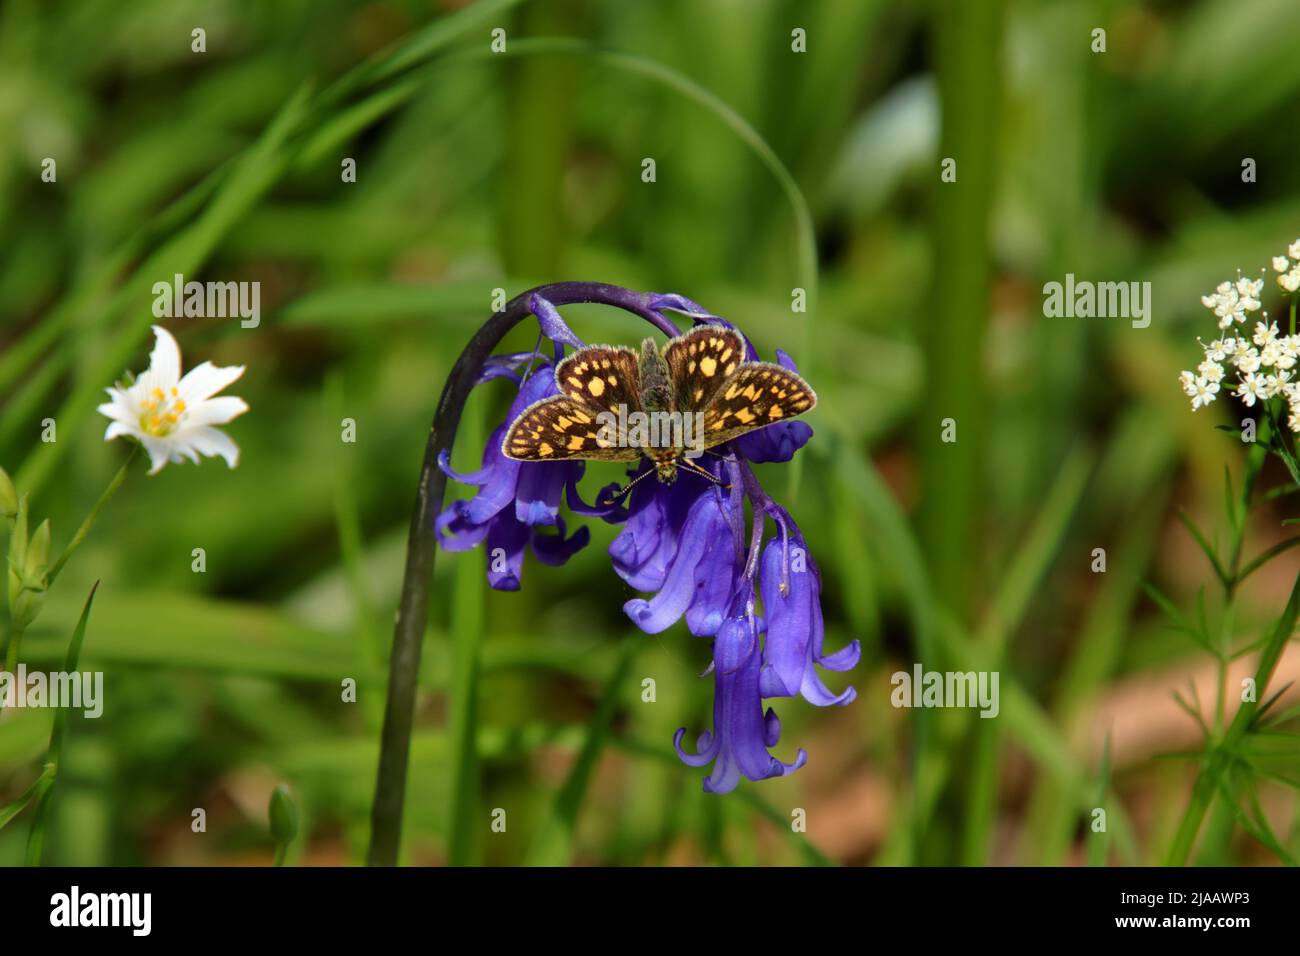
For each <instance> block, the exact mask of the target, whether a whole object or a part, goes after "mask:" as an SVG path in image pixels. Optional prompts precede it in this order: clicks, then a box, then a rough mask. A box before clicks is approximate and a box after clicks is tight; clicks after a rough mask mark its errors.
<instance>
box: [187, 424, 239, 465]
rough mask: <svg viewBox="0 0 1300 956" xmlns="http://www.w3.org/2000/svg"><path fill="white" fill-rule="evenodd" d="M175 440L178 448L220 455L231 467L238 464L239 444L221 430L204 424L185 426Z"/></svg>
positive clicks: (201, 453)
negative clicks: (195, 426)
mask: <svg viewBox="0 0 1300 956" xmlns="http://www.w3.org/2000/svg"><path fill="white" fill-rule="evenodd" d="M175 440H176V445H177V448H178V449H179V448H184V449H185V450H186V452H191V451H197V452H198V453H199V454H200V455H209V456H215V455H220V456H221V457H222V458H224V459H226V464H227V465H229V466H230V467H231V468H234V467H235V466H236V465H238V464H239V446H238V445H236V444H235V441H234V439H232V438H231V437H230V436H229V435H227V434H226V433H225V432H223V431H219V430H217V429H215V428H208V427H206V426H205V427H203V428H193V429H189V428H187V429H185V430H184V431H181V432H177V433H176V435H175Z"/></svg>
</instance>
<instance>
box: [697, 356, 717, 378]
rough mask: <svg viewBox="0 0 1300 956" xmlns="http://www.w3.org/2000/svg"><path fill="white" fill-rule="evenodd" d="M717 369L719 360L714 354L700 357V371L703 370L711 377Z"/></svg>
mask: <svg viewBox="0 0 1300 956" xmlns="http://www.w3.org/2000/svg"><path fill="white" fill-rule="evenodd" d="M717 370H718V360H717V359H715V358H714V357H713V356H712V355H706V356H704V358H702V359H700V371H701V372H703V373H704V374H705V375H706V376H708V377H709V378H712V377H713V373H714V372H716V371H717Z"/></svg>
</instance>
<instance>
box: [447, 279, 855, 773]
mask: <svg viewBox="0 0 1300 956" xmlns="http://www.w3.org/2000/svg"><path fill="white" fill-rule="evenodd" d="M649 302H650V308H651V310H652V311H653V312H654V313H655V315H654V317H655V318H656V319H657V320H662V316H660V315H658V314H657V311H658V310H662V309H672V310H674V311H677V312H681V313H683V314H686V315H689V316H691V317H692V318H694V319H695V320H696V321H697V322H699V321H703V322H709V323H721V324H724V325H728V326H730V327H732V328H734V326H732V325H731V323H729V322H727V321H726V320H725V319H722V318H720V317H718V316H715V315H713V314H712V313H710V312H708V311H707V310H705V309H704V308H703V307H702V306H700V305H698V304H697V303H694V302H691V301H690V300H689V299H685V298H683V297H681V296H675V295H652V296H650V298H649ZM529 308H530V310H531V311H532V312H533V314H534V315H536V316H537V318H538V321H539V325H540V326H541V331H542V335H543V337H544V338H547V339H550V340H551V341H552V343H554V344H555V345H556V361H558V360H559V358H560V356H561V355H562V352H563V347H564V346H572V347H575V348H576V347H581V342H580V341H579V340H578V339H577V337H576V336H574V335H573V333H572V332H571V331H570V330H569V329H568V327H567V326H566V325H565V324H564V321H563V319H562V318H561V317H560V315H559V312H558V311H557V310H556V309H555V308H554V307H553V306H552V305H551V304H550V303H548V302H546V301H545V300H541V299H538V298H537V297H536V296H534V297H533V299H532V300H530V302H529ZM643 314H644V313H643ZM737 331H739V330H737ZM741 334H742V336H743V333H741ZM745 344H746V351H747V353H748V355H747V357H748V358H749V359H751V360H755V359H757V358H758V355H757V352H756V351H755V349H754V346H753V343H751V342H750V341H749V340H748V339H745ZM538 357H539V356H538V353H537V352H536V351H534V352H530V353H514V354H511V355H503V356H497V357H493V358H492V359H490V360H489V361H488V362H487V364H486V365H485V366H484V368H483V371H482V373H481V375H480V381H490V380H493V379H499V378H509V379H511V380H512V381H515V382H518V383H519V385H520V388H519V393H518V395H517V396H516V398H515V400H514V402H513V403H512V405H511V407H510V411H509V414H508V415H507V417H506V420H505V422H503V423H502V424H501V425H500V427H498V428H497V429H495V430H494V431H493V432H492V435H491V436H490V437H489V439H488V443H487V447H486V448H485V449H484V452H483V466H482V468H480V469H479V470H478V471H477V472H474V473H473V474H467V475H462V474H458V473H456V472H454V471H452V470H451V468H450V466H449V465H448V463H447V461H446V456H445V454H444V455H443V456H442V457H441V458H440V460H439V465H440V467H441V468H442V469H443V471H444V472H446V474H448V475H449V476H451V477H452V478H455V479H456V480H458V481H461V482H463V483H466V484H470V485H474V486H476V487H477V489H478V491H477V493H476V494H475V495H474V497H473V498H471V499H469V500H468V501H461V502H456V503H454V504H452V505H451V506H450V507H448V508H447V509H446V510H445V511H444V512H443V513H442V514H441V515H439V517H438V518H437V521H436V530H437V533H438V540H439V542H440V544H441V545H442V547H444V548H446V549H448V550H465V549H467V548H471V547H474V546H476V545H478V544H485V545H486V547H487V549H488V553H489V556H492V555H495V556H496V559H491V560H490V561H489V571H488V579H489V582H490V583H491V584H492V586H493V587H494V588H498V589H502V590H515V589H517V588H518V587H519V581H520V576H521V573H522V566H523V557H524V553H525V551H526V550H527V549H528V548H531V549H532V551H533V553H534V554H535V555H536V557H537V558H538V560H540V561H542V562H543V563H549V564H561V563H563V562H564V561H566V560H567V559H568V558H569V557H571V556H572V555H573V554H574V553H576V552H577V551H578V550H579V549H581V548H582V547H584V546H585V545H586V544H587V543H588V540H589V537H590V535H589V533H588V531H587V529H586V528H579V529H578V530H577V531H575V532H574V533H573V534H572V535H567V531H566V527H565V523H564V520H563V518H562V517H561V515H560V509H561V506H562V504H563V505H567V507H568V509H569V511H571V512H573V513H574V514H578V515H582V516H585V517H596V518H600V519H602V520H605V521H607V522H611V523H614V522H619V521H623V522H625V523H624V526H623V528H622V529H621V530H620V532H619V534H618V535H617V536H616V537H615V539H614V541H613V542H612V543H611V545H610V548H609V553H610V558H611V560H612V563H613V566H614V570H615V572H616V573H617V574H618V575H619V577H621V578H622V579H623V580H624V581H625V582H626V583H627V584H628V586H629V587H631V588H633V589H634V590H637V591H640V592H643V593H646V594H649V595H650V596H648V597H635V598H632V599H630V600H628V601H627V602H626V603H625V604H624V611H625V613H626V614H627V615H628V617H629V618H630V619H631V620H632V622H633V623H634V624H636V626H637V627H638V628H640V629H641V630H642V631H644V632H646V633H648V634H658V633H660V632H662V631H665V630H667V629H668V628H669V627H671V626H673V625H674V624H675V623H677V622H678V621H680V620H683V619H684V620H685V623H686V627H687V629H688V630H689V631H690V633H691V634H693V635H695V636H696V637H699V638H704V639H709V640H711V641H712V647H713V663H712V664H711V665H710V667H709V669H708V670H707V671H706V672H705V675H706V676H707V675H710V674H711V676H712V679H713V681H714V706H713V728H712V729H711V730H708V731H705V732H704V733H702V734H700V735H699V737H698V742H697V752H696V753H695V754H689V753H687V752H686V751H684V750H683V749H682V746H681V741H682V738H683V737H684V736H685V733H686V730H685V728H682V729H681V730H679V731H678V732H677V734H676V736H675V737H674V740H673V745H674V748H675V749H676V750H677V753H678V755H679V756H680V757H681V759H682V760H683V761H685V762H686V763H687V764H689V765H691V766H695V767H702V766H706V765H709V764H712V765H713V767H712V770H711V772H710V773H709V775H708V776H707V777H706V778H705V780H704V789H705V790H707V791H709V792H713V793H726V792H728V791H730V790H732V789H734V788H735V787H736V786H737V785H738V783H739V782H740V780H741V779H742V778H747V779H749V780H762V779H766V778H768V777H774V776H783V775H785V774H788V773H792V772H794V771H795V770H798V769H799V768H800V767H802V766H803V765H804V763H805V762H806V760H807V754H806V753H805V751H803V750H802V749H800V750H798V751H797V753H796V756H795V758H794V760H793V761H791V762H790V763H785V762H783V761H781V760H779V759H777V758H776V757H774V756H773V755H772V754H771V752H770V750H771V748H773V747H775V746H776V745H777V743H778V742H779V739H780V734H781V724H780V721H779V720H778V719H777V716H776V714H775V713H774V712H773V711H772V710H771V709H770V708H768V709H766V710H765V709H764V700H765V699H770V698H774V697H794V696H800V697H802V698H803V699H804V700H806V701H808V702H809V703H812V704H815V705H817V706H822V707H824V706H832V705H844V704H848V703H849V702H851V701H852V700H853V699H854V696H855V691H854V690H853V688H852V687H849V688H847V689H846V690H844V691H842V692H840V693H836V692H834V691H832V690H831V689H830V688H828V687H827V686H826V685H825V683H823V681H822V678H821V676H820V674H819V672H818V668H819V667H821V668H825V669H827V670H831V671H845V670H849V669H851V668H852V667H854V666H855V665H856V664H857V662H858V658H859V655H860V648H859V645H858V642H857V641H854V642H852V643H851V644H849V645H848V646H847V647H845V648H843V649H841V650H839V651H837V652H835V653H833V654H826V653H825V650H824V646H823V645H824V624H823V619H822V611H821V576H820V572H819V570H818V568H817V564H816V562H815V561H814V560H813V559H812V556H811V554H810V552H809V550H808V545H807V542H806V541H805V540H804V537H803V534H802V532H800V530H799V528H798V527H797V526H796V525H795V523H794V520H793V519H792V518H791V517H790V515H789V513H788V512H786V510H785V509H784V508H782V507H781V506H780V505H778V504H777V503H776V502H775V501H774V500H773V499H772V498H771V497H770V496H768V494H767V493H766V492H765V491H764V490H763V489H762V487H761V486H760V485H759V483H758V480H757V478H756V476H755V475H754V473H753V471H752V469H751V467H750V465H751V464H753V463H763V462H788V461H790V460H791V459H792V458H793V457H794V455H795V454H796V453H797V452H798V451H799V449H801V448H802V447H803V446H804V445H805V444H807V442H808V440H809V439H810V438H811V437H812V434H813V432H812V429H811V428H810V427H809V426H808V425H807V424H806V423H805V422H802V421H784V422H777V423H774V424H771V425H768V426H766V427H764V428H760V429H756V430H755V431H752V432H749V433H747V434H745V435H742V436H741V437H739V438H737V439H735V440H733V441H731V442H729V443H728V444H726V445H723V446H719V447H717V448H715V449H713V451H714V452H715V454H714V455H712V456H709V457H705V458H698V459H695V462H694V464H695V465H696V466H698V468H699V469H700V470H702V471H704V472H706V473H707V474H708V475H711V476H712V477H713V479H714V480H713V481H709V480H707V479H706V478H705V477H703V476H701V475H700V474H699V473H698V472H696V471H692V470H686V469H682V470H681V471H680V472H679V474H678V476H677V480H676V481H675V482H673V483H672V484H663V483H661V482H659V481H656V480H654V479H653V477H652V476H649V475H648V474H647V471H648V470H650V468H651V466H650V464H649V463H648V462H646V461H644V460H643V461H642V462H640V463H638V465H637V466H636V467H635V468H633V469H632V470H631V471H630V472H629V475H628V476H629V478H631V479H633V480H634V481H636V480H637V479H640V478H642V477H644V478H646V480H644V481H636V484H635V485H634V486H633V487H632V490H631V492H630V495H629V497H628V504H627V507H626V508H623V507H621V506H619V505H617V504H604V505H588V504H586V503H585V502H584V501H583V500H582V499H581V497H580V496H579V494H578V490H577V485H578V481H579V480H580V479H581V477H582V474H583V464H582V462H580V461H555V462H521V461H515V460H512V459H508V458H506V457H505V456H504V455H503V454H502V453H501V441H502V438H503V437H504V435H505V433H506V429H507V427H508V426H509V424H510V423H511V422H513V421H514V419H515V418H516V417H517V416H518V415H519V414H520V412H522V411H523V410H524V409H525V408H527V407H528V406H529V405H531V404H532V403H534V402H536V401H538V400H540V399H543V398H546V397H548V396H550V395H554V394H555V393H556V392H557V389H556V386H555V378H554V371H553V369H554V366H553V364H551V363H550V362H549V361H546V360H542V361H541V362H540V364H538V365H537V366H536V367H532V363H533V362H534V361H536V360H537V359H538ZM776 360H777V362H778V363H780V364H781V365H782V366H784V367H785V368H787V369H790V370H791V371H796V372H797V369H796V368H795V365H794V363H793V362H792V361H791V360H790V357H789V356H788V355H786V354H785V353H784V352H781V351H780V350H778V351H777V352H776ZM528 368H532V371H531V374H525V373H523V372H521V369H528ZM614 487H616V486H614V485H610V486H608V487H607V488H606V489H604V490H602V492H601V493H600V495H599V497H598V498H597V501H609V500H610V498H611V496H610V494H609V492H610V490H611V489H613V488H614ZM746 500H748V510H749V513H750V515H751V516H752V521H751V524H750V526H749V528H748V529H747V528H746ZM768 522H771V523H772V524H774V525H775V527H776V530H777V534H776V535H775V536H774V537H772V538H771V539H770V540H768V541H767V544H766V546H764V538H765V534H766V530H767V524H768ZM760 597H761V604H762V608H761V613H760V610H759V607H758V605H759V598H760Z"/></svg>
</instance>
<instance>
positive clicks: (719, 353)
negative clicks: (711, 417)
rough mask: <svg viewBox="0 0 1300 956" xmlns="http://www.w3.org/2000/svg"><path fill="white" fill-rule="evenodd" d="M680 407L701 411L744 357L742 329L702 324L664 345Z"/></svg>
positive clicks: (665, 357)
mask: <svg viewBox="0 0 1300 956" xmlns="http://www.w3.org/2000/svg"><path fill="white" fill-rule="evenodd" d="M664 360H665V361H666V362H667V363H668V369H669V373H670V374H671V376H672V382H673V392H674V395H675V396H676V399H677V409H678V411H702V410H703V409H704V408H705V407H706V406H707V405H708V404H709V403H710V402H711V401H712V400H713V397H714V395H716V394H717V392H718V389H719V388H721V387H722V385H723V383H724V382H725V381H726V380H727V379H728V378H729V377H730V376H731V375H734V374H735V372H736V370H737V369H738V368H740V367H741V365H742V363H744V361H745V342H744V340H743V339H742V338H741V337H740V333H738V332H736V331H735V330H734V329H729V328H727V327H726V326H723V325H699V326H696V327H695V328H693V329H691V330H690V331H689V332H687V333H686V334H685V335H679V336H677V338H675V339H673V340H672V341H671V342H669V343H668V344H667V345H666V346H664Z"/></svg>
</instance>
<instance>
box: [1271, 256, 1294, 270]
mask: <svg viewBox="0 0 1300 956" xmlns="http://www.w3.org/2000/svg"><path fill="white" fill-rule="evenodd" d="M1290 268H1291V260H1290V259H1288V258H1287V257H1286V256H1274V257H1273V271H1274V272H1286V270H1287V269H1290Z"/></svg>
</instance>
